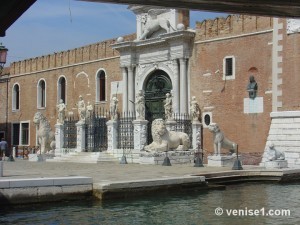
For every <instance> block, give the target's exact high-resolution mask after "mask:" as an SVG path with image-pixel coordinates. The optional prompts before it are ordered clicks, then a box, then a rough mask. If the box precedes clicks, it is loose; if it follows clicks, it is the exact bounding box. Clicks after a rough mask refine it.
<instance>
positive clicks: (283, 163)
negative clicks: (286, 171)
mask: <svg viewBox="0 0 300 225" xmlns="http://www.w3.org/2000/svg"><path fill="white" fill-rule="evenodd" d="M259 165H260V166H264V167H266V169H281V168H287V167H288V162H287V160H274V161H267V162H264V163H260V164H259Z"/></svg>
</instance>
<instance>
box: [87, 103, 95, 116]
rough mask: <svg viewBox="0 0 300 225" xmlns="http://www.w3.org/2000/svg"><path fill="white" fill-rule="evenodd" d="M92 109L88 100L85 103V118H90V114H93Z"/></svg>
mask: <svg viewBox="0 0 300 225" xmlns="http://www.w3.org/2000/svg"><path fill="white" fill-rule="evenodd" d="M93 110H94V108H93V106H92V105H91V103H90V102H88V104H87V106H86V118H87V119H90V117H91V116H92V114H93Z"/></svg>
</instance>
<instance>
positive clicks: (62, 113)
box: [56, 99, 66, 124]
mask: <svg viewBox="0 0 300 225" xmlns="http://www.w3.org/2000/svg"><path fill="white" fill-rule="evenodd" d="M56 108H57V109H58V119H57V123H58V124H64V122H65V114H66V105H65V103H64V101H63V100H62V99H60V100H59V104H58V105H57V106H56Z"/></svg>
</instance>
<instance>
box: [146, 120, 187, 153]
mask: <svg viewBox="0 0 300 225" xmlns="http://www.w3.org/2000/svg"><path fill="white" fill-rule="evenodd" d="M151 132H152V133H151V134H152V139H153V142H152V143H151V144H150V145H147V146H145V151H148V152H164V151H168V150H178V151H186V150H188V149H189V148H190V145H191V142H190V139H189V136H188V135H187V134H186V133H183V132H176V131H168V130H167V128H166V124H165V121H164V120H163V119H155V120H154V121H153V123H152V127H151Z"/></svg>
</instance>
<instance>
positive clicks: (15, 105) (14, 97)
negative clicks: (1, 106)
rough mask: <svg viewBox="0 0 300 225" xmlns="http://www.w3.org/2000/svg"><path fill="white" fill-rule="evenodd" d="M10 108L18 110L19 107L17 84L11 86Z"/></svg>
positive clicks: (18, 88)
mask: <svg viewBox="0 0 300 225" xmlns="http://www.w3.org/2000/svg"><path fill="white" fill-rule="evenodd" d="M12 109H13V110H19V109H20V87H19V85H18V84H15V85H14V87H13V93H12Z"/></svg>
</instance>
